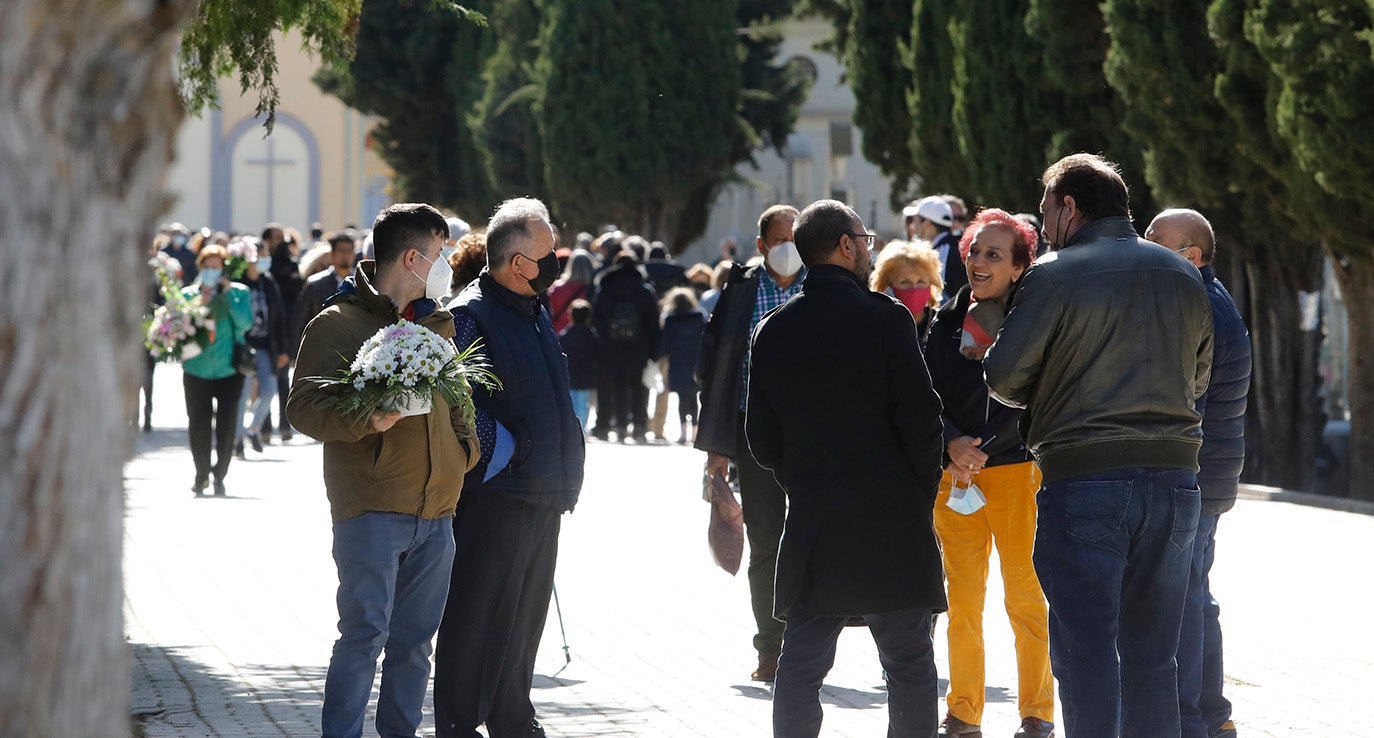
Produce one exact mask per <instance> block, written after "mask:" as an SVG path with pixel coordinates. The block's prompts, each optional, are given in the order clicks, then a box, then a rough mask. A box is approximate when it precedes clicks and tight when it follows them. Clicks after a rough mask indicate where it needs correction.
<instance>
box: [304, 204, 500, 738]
mask: <svg viewBox="0 0 1374 738" xmlns="http://www.w3.org/2000/svg"><path fill="white" fill-rule="evenodd" d="M447 237H448V224H447V223H446V222H445V221H444V218H443V216H442V215H440V214H439V212H438V211H437V210H435V209H434V208H432V207H430V206H428V205H423V204H414V203H408V204H398V205H392V206H390V207H388V208H387V209H385V210H383V211H382V213H381V214H380V215H378V216H377V220H376V222H375V223H374V224H373V242H374V245H375V249H376V260H375V261H364V262H362V263H360V264H359V265H358V271H357V275H356V276H355V277H352V278H350V279H348V280H346V281H345V282H344V286H343V287H342V288H341V289H340V291H339V293H338V294H336V295H335V296H334V297H332V298H331V299H330V300H329V302H328V303H327V304H326V307H325V308H324V310H322V311H321V312H320V314H319V315H318V316H316V317H315V318H314V319H313V320H312V321H310V323H309V325H308V326H306V328H305V332H304V334H303V336H302V338H301V346H300V353H299V355H298V357H297V365H296V367H297V368H296V377H295V381H294V383H293V384H292V386H291V394H290V398H289V400H288V403H287V415H288V418H289V420H290V422H291V424H292V425H294V426H295V427H296V428H297V429H299V430H301V431H302V432H304V433H306V434H307V435H309V436H311V437H313V438H316V439H318V440H320V441H323V442H324V481H325V491H326V493H327V494H328V496H329V504H330V511H331V514H332V517H333V521H334V527H333V530H334V545H333V553H334V561H335V563H336V565H337V567H338V572H339V590H338V608H339V634H340V635H339V639H338V641H336V642H335V644H334V651H333V656H332V657H331V658H330V662H329V671H328V674H327V676H326V677H325V687H324V710H323V721H322V724H323V733H324V736H325V738H352V737H354V736H360V735H362V730H363V720H364V715H365V713H366V711H367V702H368V696H369V694H370V692H371V690H372V680H373V676H374V674H375V673H376V667H377V658H378V656H380V654H381V652H382V650H383V649H385V650H386V659H385V661H384V662H383V663H382V686H381V694H380V697H379V699H378V702H377V718H376V727H377V732H378V733H379V734H381V735H384V736H414V735H415V734H416V729H417V727H418V726H419V724H420V719H421V709H422V706H423V703H424V697H425V690H426V689H427V687H428V683H429V655H430V651H431V647H430V641H431V639H432V638H433V637H434V633H435V631H436V630H437V629H438V627H439V620H440V618H441V617H442V615H443V612H444V601H445V598H446V596H447V594H448V585H449V572H450V570H451V568H452V566H453V551H454V546H453V527H452V516H453V512H454V507H455V505H456V504H457V502H458V496H459V493H460V492H461V491H462V489H463V477H464V474H465V473H466V472H467V471H468V470H469V469H471V468H472V467H473V465H474V464H475V463H477V460H478V451H479V449H478V447H477V445H476V438H475V437H474V436H473V434H472V432H471V428H470V425H469V422H470V421H469V419H470V418H471V413H472V410H471V405H470V403H471V399H470V394H468V393H467V391H466V390H462V391H459V390H458V389H456V387H457V386H458V385H461V386H462V387H463V388H466V387H467V385H466V382H465V381H463V380H462V379H461V378H458V377H456V374H449V375H446V374H444V373H445V372H455V373H461V372H462V371H463V370H462V367H461V360H462V359H464V358H466V356H467V354H455V352H453V350H452V345H451V343H449V341H450V339H452V337H453V317H452V316H451V315H450V314H449V312H448V311H447V310H443V309H441V308H440V307H439V305H438V303H437V302H436V298H437V297H440V296H442V295H443V294H445V292H447V290H448V286H449V270H448V264H447V263H446V262H445V261H444V260H443V259H442V258H441V257H440V254H439V249H440V246H442V244H443V242H444V239H445V238H447ZM436 345H437V346H439V347H443V348H442V350H443V351H446V352H447V354H443V353H442V352H440V353H438V354H435V353H433V352H432V349H433V348H434V346H436ZM360 349H364V351H360ZM393 349H396V350H395V351H393ZM434 356H438V358H434ZM355 357H356V358H355ZM478 381H483V380H480V379H479V380H478ZM455 383H456V384H455ZM464 404H466V405H467V407H466V408H465V407H463V405H464Z"/></svg>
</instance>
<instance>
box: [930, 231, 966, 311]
mask: <svg viewBox="0 0 1374 738" xmlns="http://www.w3.org/2000/svg"><path fill="white" fill-rule="evenodd" d="M945 243H948V244H949V252H948V253H946V254H945V263H944V264H943V265H942V267H943V269H944V279H945V291H944V296H943V297H942V298H941V301H942V302H947V301H948V300H949V299H950V298H951V297H953V296H954V295H955V294H956V293H958V292H959V288H960V287H963V286H964V285H966V284H968V271H966V270H965V269H964V258H963V257H962V256H960V255H959V239H957V238H955V237H954V234H953V233H950V232H949V231H945V232H943V233H941V234H940V235H939V236H936V237H935V241H934V242H932V243H931V244H930V246H931V248H934V249H938V248H940V246H941V245H943V244H945Z"/></svg>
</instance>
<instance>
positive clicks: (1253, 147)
mask: <svg viewBox="0 0 1374 738" xmlns="http://www.w3.org/2000/svg"><path fill="white" fill-rule="evenodd" d="M1103 7H1104V10H1105V17H1106V21H1107V26H1108V30H1109V32H1110V34H1111V40H1112V44H1111V49H1110V51H1109V52H1108V55H1107V59H1106V65H1105V71H1106V75H1107V79H1108V81H1109V82H1110V83H1111V84H1112V86H1113V87H1114V88H1115V89H1116V91H1117V93H1118V94H1119V95H1120V98H1121V100H1122V101H1123V103H1124V106H1125V118H1124V128H1125V129H1126V131H1127V132H1128V133H1129V134H1130V135H1131V136H1132V137H1134V138H1135V140H1136V141H1137V142H1138V144H1139V146H1140V147H1141V152H1142V159H1143V161H1144V163H1145V178H1146V180H1147V181H1148V182H1149V184H1150V186H1151V188H1152V189H1153V191H1154V192H1155V193H1156V195H1157V196H1158V198H1159V200H1160V202H1161V204H1164V205H1170V206H1178V207H1194V208H1197V209H1198V210H1200V211H1201V212H1203V214H1204V215H1206V216H1207V217H1208V219H1209V220H1211V221H1212V225H1213V228H1214V229H1215V231H1216V233H1217V238H1218V242H1219V244H1220V246H1219V254H1220V259H1219V260H1218V262H1217V263H1216V267H1217V270H1218V273H1219V274H1222V275H1224V276H1223V281H1225V282H1226V284H1227V286H1228V287H1229V288H1230V289H1231V291H1232V293H1233V294H1234V295H1235V296H1236V297H1237V301H1238V303H1239V305H1240V308H1241V311H1242V314H1243V315H1244V317H1245V319H1246V323H1247V324H1248V325H1249V326H1250V329H1251V335H1252V337H1253V340H1252V345H1253V351H1254V363H1253V379H1254V381H1253V382H1252V386H1251V397H1250V408H1249V412H1248V420H1249V422H1248V428H1247V444H1246V446H1247V448H1246V451H1247V462H1246V469H1245V478H1246V479H1247V480H1250V481H1255V482H1259V483H1262V484H1271V485H1275V486H1281V487H1288V488H1290V489H1306V488H1307V487H1308V486H1309V485H1310V483H1311V481H1312V476H1311V470H1312V469H1313V468H1314V459H1315V454H1316V446H1315V444H1314V443H1313V442H1312V439H1315V438H1317V437H1319V433H1320V430H1321V429H1320V423H1321V419H1320V414H1319V413H1318V412H1316V409H1317V408H1318V407H1319V405H1318V402H1317V385H1316V368H1317V350H1318V341H1317V339H1316V337H1315V335H1314V334H1312V333H1306V334H1305V333H1303V332H1302V331H1300V330H1299V322H1300V318H1301V316H1300V312H1299V309H1298V304H1299V303H1298V296H1299V293H1301V292H1304V291H1311V290H1314V289H1317V286H1318V284H1319V281H1320V256H1319V252H1318V250H1317V249H1315V248H1313V247H1312V243H1313V241H1314V240H1315V233H1314V232H1313V230H1312V229H1311V227H1310V226H1308V225H1307V224H1308V223H1309V222H1310V221H1309V220H1308V219H1304V218H1300V217H1298V212H1297V208H1298V205H1297V203H1295V201H1294V197H1293V194H1292V192H1291V191H1290V189H1289V186H1288V184H1287V181H1288V179H1289V178H1291V177H1292V175H1293V174H1294V173H1295V169H1294V167H1293V164H1292V160H1291V157H1289V156H1288V155H1287V152H1286V151H1285V150H1284V148H1283V147H1281V146H1276V145H1275V142H1274V141H1273V139H1272V138H1271V136H1270V133H1269V129H1268V125H1267V113H1266V111H1267V110H1268V102H1267V99H1268V95H1267V93H1266V91H1265V75H1264V71H1263V68H1262V66H1261V65H1257V64H1256V62H1258V61H1259V60H1258V57H1257V56H1255V53H1254V50H1253V48H1251V47H1250V46H1249V45H1248V44H1246V43H1245V42H1244V39H1243V38H1239V37H1237V36H1236V35H1235V33H1236V32H1237V31H1239V26H1236V27H1235V28H1222V29H1215V30H1211V29H1209V26H1208V21H1207V9H1206V8H1205V7H1200V6H1198V4H1197V3H1195V2H1189V1H1188V0H1165V1H1160V0H1109V1H1108V2H1107V3H1105V4H1104V6H1103ZM1219 12H1220V13H1221V15H1220V19H1221V21H1222V22H1229V21H1232V20H1234V19H1236V18H1237V17H1238V16H1235V15H1232V12H1231V8H1222V9H1221V10H1220V11H1219ZM1214 33H1216V34H1217V36H1216V38H1215V39H1214V38H1213V34H1214ZM1219 43H1220V44H1221V46H1220V47H1219V46H1218V44H1219ZM1218 91H1220V92H1218ZM1228 144H1229V145H1228ZM1260 162H1263V163H1264V164H1265V166H1261V165H1260ZM1242 183H1243V184H1242ZM1139 215H1140V216H1141V220H1142V221H1146V220H1148V219H1149V217H1150V216H1152V215H1153V213H1139ZM1228 267H1229V268H1228ZM1294 336H1297V337H1299V339H1298V341H1297V343H1296V345H1295V342H1294V340H1293V337H1294Z"/></svg>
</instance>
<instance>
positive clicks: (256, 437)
mask: <svg viewBox="0 0 1374 738" xmlns="http://www.w3.org/2000/svg"><path fill="white" fill-rule="evenodd" d="M248 443H249V445H251V446H252V447H253V450H254V451H256V452H258V453H262V435H261V434H258V433H249V434H248ZM240 458H242V457H240Z"/></svg>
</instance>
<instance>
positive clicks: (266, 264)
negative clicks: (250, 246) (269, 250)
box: [257, 256, 272, 274]
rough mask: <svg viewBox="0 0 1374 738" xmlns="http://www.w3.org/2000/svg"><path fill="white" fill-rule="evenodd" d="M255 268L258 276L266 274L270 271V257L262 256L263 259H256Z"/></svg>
mask: <svg viewBox="0 0 1374 738" xmlns="http://www.w3.org/2000/svg"><path fill="white" fill-rule="evenodd" d="M257 267H258V273H259V274H264V273H266V272H267V271H269V270H271V268H272V257H270V256H263V257H261V258H259V259H258V263H257Z"/></svg>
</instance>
